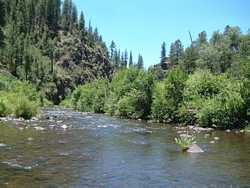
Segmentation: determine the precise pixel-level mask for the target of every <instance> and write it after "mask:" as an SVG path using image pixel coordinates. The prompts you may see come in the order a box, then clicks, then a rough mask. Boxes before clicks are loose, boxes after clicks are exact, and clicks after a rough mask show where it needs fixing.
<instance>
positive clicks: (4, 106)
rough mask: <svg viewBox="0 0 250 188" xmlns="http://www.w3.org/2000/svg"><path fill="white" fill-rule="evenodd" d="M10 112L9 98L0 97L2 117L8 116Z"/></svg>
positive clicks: (0, 114) (0, 115)
mask: <svg viewBox="0 0 250 188" xmlns="http://www.w3.org/2000/svg"><path fill="white" fill-rule="evenodd" d="M1 94H2V93H1ZM9 113H10V109H9V108H8V103H7V100H6V99H4V98H2V97H0V117H4V116H7V115H8V114H9Z"/></svg>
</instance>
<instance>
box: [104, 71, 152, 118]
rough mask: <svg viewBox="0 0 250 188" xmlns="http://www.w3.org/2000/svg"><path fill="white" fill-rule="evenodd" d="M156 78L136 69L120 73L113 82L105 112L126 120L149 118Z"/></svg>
mask: <svg viewBox="0 0 250 188" xmlns="http://www.w3.org/2000/svg"><path fill="white" fill-rule="evenodd" d="M153 85H154V78H153V76H152V75H151V74H150V73H147V72H146V71H144V70H139V69H136V68H130V69H126V70H122V71H120V72H118V73H117V74H116V75H115V76H114V78H113V80H112V82H111V88H110V95H109V97H108V100H107V101H106V103H105V111H106V112H107V113H109V114H111V115H116V116H122V117H126V118H133V119H139V118H147V117H148V116H149V114H150V108H151V100H152V88H153Z"/></svg>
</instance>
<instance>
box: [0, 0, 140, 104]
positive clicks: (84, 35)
mask: <svg viewBox="0 0 250 188" xmlns="http://www.w3.org/2000/svg"><path fill="white" fill-rule="evenodd" d="M141 63H143V62H141V58H140V64H141ZM127 64H128V52H127V50H125V52H120V50H119V49H118V48H117V46H116V45H115V43H114V42H112V46H111V53H109V51H108V48H107V46H106V44H105V42H104V41H103V39H102V36H101V35H100V34H99V32H98V29H97V28H93V27H92V25H91V23H89V25H88V26H86V20H85V17H84V14H83V12H81V13H80V16H78V11H77V8H76V6H75V5H74V3H73V2H72V0H64V1H63V2H61V0H37V1H34V0H21V1H20V0H0V69H2V70H5V71H8V72H10V73H11V74H12V75H13V76H15V77H16V78H17V79H20V80H23V81H29V82H31V83H32V84H34V85H35V86H36V88H37V89H38V90H41V92H42V93H43V94H44V96H46V98H47V99H49V100H51V101H53V102H54V103H55V104H58V103H59V102H60V101H61V100H62V99H64V98H65V96H67V95H68V94H69V93H71V92H72V91H73V89H74V88H75V87H76V86H77V85H80V84H84V83H88V82H89V81H92V80H95V79H98V78H107V79H110V78H111V77H112V74H113V72H114V70H118V69H122V68H126V67H127ZM130 64H131V65H133V64H134V62H133V57H132V52H131V53H130ZM141 66H143V65H142V64H141Z"/></svg>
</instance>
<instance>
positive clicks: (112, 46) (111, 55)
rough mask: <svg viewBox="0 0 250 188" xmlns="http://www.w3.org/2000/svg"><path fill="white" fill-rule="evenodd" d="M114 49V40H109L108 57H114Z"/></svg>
mask: <svg viewBox="0 0 250 188" xmlns="http://www.w3.org/2000/svg"><path fill="white" fill-rule="evenodd" d="M115 51H116V44H115V42H114V41H113V40H112V41H111V44H110V59H113V58H114V55H115Z"/></svg>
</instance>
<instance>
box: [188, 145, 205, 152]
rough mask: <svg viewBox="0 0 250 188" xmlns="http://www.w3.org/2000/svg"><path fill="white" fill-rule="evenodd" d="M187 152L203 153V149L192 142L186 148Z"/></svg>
mask: <svg viewBox="0 0 250 188" xmlns="http://www.w3.org/2000/svg"><path fill="white" fill-rule="evenodd" d="M187 152H188V153H203V152H204V151H203V150H202V149H201V148H200V147H199V146H198V145H197V144H193V145H191V146H190V147H189V148H188V150H187Z"/></svg>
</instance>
